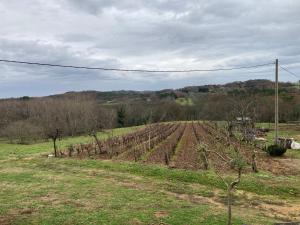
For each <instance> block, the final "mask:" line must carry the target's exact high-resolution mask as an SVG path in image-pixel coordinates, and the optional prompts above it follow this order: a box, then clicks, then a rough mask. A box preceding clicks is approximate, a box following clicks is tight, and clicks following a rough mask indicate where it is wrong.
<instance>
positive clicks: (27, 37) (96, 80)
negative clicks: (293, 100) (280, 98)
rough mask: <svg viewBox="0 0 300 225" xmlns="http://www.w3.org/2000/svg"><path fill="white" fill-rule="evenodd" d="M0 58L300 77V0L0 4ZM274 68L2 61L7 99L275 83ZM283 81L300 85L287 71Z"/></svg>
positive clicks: (1, 87) (265, 71) (0, 87)
mask: <svg viewBox="0 0 300 225" xmlns="http://www.w3.org/2000/svg"><path fill="white" fill-rule="evenodd" d="M0 27H1V29H0V58H1V59H10V60H23V61H33V62H41V63H57V64H67V65H76V66H92V67H113V68H125V69H129V68H131V69H160V70H170V69H172V70H177V69H213V68H220V67H222V68H223V67H235V66H245V65H247V66H248V65H255V64H262V63H269V62H272V61H274V59H275V58H276V57H278V58H279V60H280V63H281V64H282V65H285V66H286V67H287V68H288V69H290V70H291V71H293V72H295V73H297V74H299V76H300V1H298V0H284V1H283V0H260V1H257V0H253V1H251V0H243V1H241V0H210V1H204V0H203V1H201V0H194V1H192V0H191V1H188V0H185V1H183V0H169V1H166V0H151V1H150V0H141V1H139V0H123V1H122V0H22V1H20V0H9V1H5V0H1V1H0ZM273 76H274V67H273V66H271V67H265V68H259V69H256V70H251V71H248V70H245V71H228V72H224V71H223V72H213V73H208V72H206V73H205V72H201V73H189V74H188V73H183V74H178V73H176V74H174V73H173V74H172V73H168V74H145V73H132V72H122V73H121V72H103V71H87V70H75V69H62V68H46V67H38V66H24V65H16V64H7V63H0V98H3V97H12V96H14V97H16V96H24V95H29V96H41V95H48V94H54V93H62V92H66V91H73V90H75V91H79V90H99V91H105V90H120V89H126V90H128V89H131V90H158V89H164V88H178V87H183V86H187V85H201V84H209V83H225V82H230V81H235V80H248V79H254V78H267V79H273ZM280 79H281V80H284V81H296V80H297V78H296V77H293V76H291V75H289V74H287V73H285V72H284V71H280Z"/></svg>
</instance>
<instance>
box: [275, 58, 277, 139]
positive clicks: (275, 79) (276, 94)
mask: <svg viewBox="0 0 300 225" xmlns="http://www.w3.org/2000/svg"><path fill="white" fill-rule="evenodd" d="M275 144H278V59H276V60H275Z"/></svg>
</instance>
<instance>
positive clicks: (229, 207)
mask: <svg viewBox="0 0 300 225" xmlns="http://www.w3.org/2000/svg"><path fill="white" fill-rule="evenodd" d="M231 190H232V187H231V185H229V186H228V189H227V216H228V218H227V219H228V220H227V225H231V218H232V213H231V200H232V196H231Z"/></svg>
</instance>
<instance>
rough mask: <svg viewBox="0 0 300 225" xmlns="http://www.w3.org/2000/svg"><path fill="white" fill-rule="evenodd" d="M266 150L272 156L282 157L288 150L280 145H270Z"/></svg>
mask: <svg viewBox="0 0 300 225" xmlns="http://www.w3.org/2000/svg"><path fill="white" fill-rule="evenodd" d="M266 150H267V152H268V153H269V154H270V156H282V155H283V154H284V153H285V152H286V148H284V147H283V146H280V145H270V146H268V148H267V149H266Z"/></svg>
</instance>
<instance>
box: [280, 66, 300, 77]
mask: <svg viewBox="0 0 300 225" xmlns="http://www.w3.org/2000/svg"><path fill="white" fill-rule="evenodd" d="M280 68H281V69H283V70H285V71H286V72H288V73H289V74H291V75H293V76H294V77H297V78H300V76H298V75H297V74H295V73H293V72H291V71H290V70H288V69H287V68H285V67H283V66H280Z"/></svg>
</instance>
